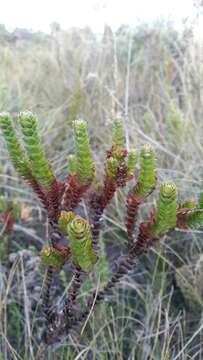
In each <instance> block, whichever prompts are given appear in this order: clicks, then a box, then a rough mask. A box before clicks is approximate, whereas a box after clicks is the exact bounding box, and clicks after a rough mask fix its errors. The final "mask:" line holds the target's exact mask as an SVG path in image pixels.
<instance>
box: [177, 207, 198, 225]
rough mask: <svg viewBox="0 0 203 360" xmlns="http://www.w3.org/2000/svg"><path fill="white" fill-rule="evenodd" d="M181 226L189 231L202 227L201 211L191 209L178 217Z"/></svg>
mask: <svg viewBox="0 0 203 360" xmlns="http://www.w3.org/2000/svg"><path fill="white" fill-rule="evenodd" d="M180 221H181V224H182V225H183V226H184V227H186V228H189V229H196V228H198V227H200V226H201V225H203V209H191V210H189V211H187V210H186V211H185V213H184V214H183V215H182V216H180Z"/></svg>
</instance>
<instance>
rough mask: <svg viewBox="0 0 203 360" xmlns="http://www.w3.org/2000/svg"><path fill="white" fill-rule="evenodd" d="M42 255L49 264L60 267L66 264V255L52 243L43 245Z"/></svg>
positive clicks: (43, 259)
mask: <svg viewBox="0 0 203 360" xmlns="http://www.w3.org/2000/svg"><path fill="white" fill-rule="evenodd" d="M40 257H41V259H42V261H43V262H44V263H45V264H47V265H49V266H53V267H56V268H60V267H61V266H62V265H63V264H64V257H63V256H62V255H61V254H60V253H59V251H57V250H56V249H54V248H53V247H52V246H50V245H44V246H43V248H42V250H41V251H40Z"/></svg>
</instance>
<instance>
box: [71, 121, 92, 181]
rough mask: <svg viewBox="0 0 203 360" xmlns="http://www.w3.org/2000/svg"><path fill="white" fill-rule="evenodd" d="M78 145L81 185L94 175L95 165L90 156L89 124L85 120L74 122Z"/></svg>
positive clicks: (78, 173) (78, 169)
mask: <svg viewBox="0 0 203 360" xmlns="http://www.w3.org/2000/svg"><path fill="white" fill-rule="evenodd" d="M73 128H74V138H75V146H76V159H77V176H78V181H79V183H80V184H81V185H87V184H88V182H89V181H90V180H92V178H93V175H94V165H93V161H92V158H91V156H90V147H89V137H88V132H87V124H86V122H85V121H83V120H75V121H74V122H73Z"/></svg>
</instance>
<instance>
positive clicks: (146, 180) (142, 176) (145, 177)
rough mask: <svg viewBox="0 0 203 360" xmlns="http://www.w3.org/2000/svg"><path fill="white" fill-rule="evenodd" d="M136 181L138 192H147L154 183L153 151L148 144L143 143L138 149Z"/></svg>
mask: <svg viewBox="0 0 203 360" xmlns="http://www.w3.org/2000/svg"><path fill="white" fill-rule="evenodd" d="M137 181H138V188H137V189H136V191H138V192H139V193H140V194H147V193H149V192H150V191H151V190H152V189H153V188H154V186H155V184H156V161H155V152H154V149H153V147H152V146H151V145H149V144H146V145H144V146H143V147H142V148H141V151H140V170H139V173H138V179H137Z"/></svg>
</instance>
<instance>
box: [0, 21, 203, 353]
mask: <svg viewBox="0 0 203 360" xmlns="http://www.w3.org/2000/svg"><path fill="white" fill-rule="evenodd" d="M201 57H202V50H201V46H200V44H199V43H198V42H197V41H196V40H195V38H194V35H193V29H192V28H190V27H187V26H185V27H184V30H183V31H182V32H181V33H178V32H176V31H175V30H174V28H173V27H172V26H171V25H170V24H163V23H160V24H154V25H153V26H150V27H149V26H147V25H142V26H140V27H138V28H137V29H136V30H134V31H132V30H130V29H129V28H128V27H124V26H123V27H121V28H120V29H118V30H117V31H116V32H115V33H113V32H112V30H111V29H110V28H109V27H106V28H105V30H104V33H103V35H102V36H97V35H95V34H94V33H92V31H91V30H90V29H89V28H86V29H83V30H81V29H77V28H73V29H70V30H69V31H63V30H61V29H60V26H59V25H58V24H52V32H51V35H46V34H43V33H31V32H29V31H27V30H22V29H17V30H15V31H14V32H13V33H9V32H8V31H7V30H6V29H5V28H4V26H3V25H1V26H0V111H4V110H6V111H9V112H11V114H12V115H13V116H14V117H16V116H17V113H18V112H19V111H21V110H24V109H29V110H31V111H33V112H36V113H37V115H38V116H39V119H40V130H41V134H42V135H43V140H44V144H45V147H46V150H47V156H48V158H49V159H50V161H51V163H52V165H53V168H54V169H55V172H56V174H57V175H59V176H61V177H64V176H65V175H66V173H67V158H66V157H67V153H71V152H72V147H73V143H72V140H71V139H72V136H70V135H71V131H72V130H71V122H72V120H73V119H75V118H80V117H82V118H84V119H86V120H87V121H88V125H89V129H90V135H91V148H92V153H93V155H94V159H95V162H96V165H97V169H98V172H99V173H100V169H101V168H102V167H101V163H102V162H103V158H104V153H105V150H106V149H107V148H108V146H109V144H110V143H111V118H112V116H113V115H115V113H117V112H119V113H121V114H122V115H123V116H124V118H125V130H126V142H127V146H128V145H129V144H130V145H131V147H138V146H140V145H141V144H144V143H146V142H147V143H150V144H152V145H153V146H154V147H155V149H156V152H157V157H158V159H157V163H158V174H159V180H166V179H170V180H173V181H175V183H176V184H177V186H178V189H179V198H180V199H182V198H187V197H188V194H190V196H191V195H192V196H193V198H194V199H197V197H198V194H199V192H200V186H201V179H202V178H203V162H202V159H203V142H202V134H203V121H202V118H203V106H202V105H203V98H202V94H201V86H202V85H201V84H202V81H203V62H202V61H201ZM100 176H102V174H100ZM0 191H1V196H2V201H1V204H0V206H1V214H3V213H4V210H5V205H4V204H5V202H6V203H7V204H9V206H10V207H11V206H12V207H13V208H15V214H14V218H15V222H14V226H13V228H12V234H9V235H8V234H5V232H4V227H3V222H2V225H1V228H0V236H1V249H0V252H1V255H0V256H1V264H0V320H1V321H0V334H1V338H0V359H2V360H3V359H5V360H10V359H23V360H27V359H32V360H33V359H34V353H35V348H36V344H37V342H38V340H39V339H40V336H41V330H40V329H41V328H42V327H40V324H41V323H42V319H41V315H40V314H41V313H40V303H39V296H40V292H41V284H42V281H43V270H44V269H43V266H42V264H41V262H40V260H39V258H38V253H39V250H40V249H41V247H42V244H43V242H44V239H46V236H47V222H46V217H45V214H44V213H43V211H42V210H41V209H40V207H39V204H38V202H37V200H36V198H35V197H34V196H33V194H32V193H31V192H30V191H29V189H28V188H27V187H26V186H25V184H24V183H23V181H22V180H21V179H19V178H18V177H17V174H16V173H15V172H14V170H13V168H12V166H11V163H10V161H9V160H8V155H7V151H6V149H5V146H4V144H3V142H2V141H1V143H0ZM150 205H152V204H150V202H149V203H148V204H147V207H148V206H150ZM16 214H17V215H16ZM145 214H146V208H145V207H143V208H142V213H141V214H140V217H144V216H145ZM105 221H106V226H105V228H104V231H103V239H104V241H103V240H101V242H102V246H103V247H104V246H105V248H106V250H107V258H108V259H115V258H116V257H117V256H118V254H119V253H120V252H122V249H123V248H124V245H125V240H126V237H125V226H124V195H123V194H122V193H121V192H119V193H118V194H117V195H116V197H115V199H114V201H113V203H112V205H111V206H110V207H109V208H108V212H107V213H106V216H105ZM8 236H11V237H12V244H11V250H10V251H9V253H10V255H9V254H7V253H6V251H5V247H6V245H5V244H6V243H7V237H8ZM4 245H5V246H4ZM202 251H203V243H202V231H201V230H198V231H193V232H186V231H181V232H180V231H179V232H176V233H175V234H173V236H168V237H167V238H166V239H164V241H163V242H162V243H161V244H160V245H159V246H157V247H156V248H153V249H152V250H151V251H150V253H148V254H147V255H144V256H142V258H141V259H140V261H139V263H138V264H137V267H136V268H135V271H134V273H133V274H132V276H128V277H126V278H125V279H124V280H123V281H122V283H121V285H120V287H119V288H118V289H117V291H115V293H114V296H113V297H112V298H111V300H110V301H108V302H106V303H105V304H104V305H102V306H100V307H99V309H97V310H96V311H95V313H94V315H93V316H92V317H91V318H90V319H89V321H88V324H87V326H86V328H85V329H84V331H83V335H82V336H80V335H79V334H78V333H74V334H72V335H71V336H70V337H69V338H68V339H67V341H66V342H65V343H63V344H60V345H58V346H57V347H56V348H55V349H52V350H50V353H49V354H48V357H47V359H51V360H55V359H60V360H62V359H63V360H65V359H95V360H96V359H105V360H106V359H128V360H131V359H136V360H148V359H149V360H154V359H157V360H160V359H163V360H166V359H171V360H172V359H173V360H175V359H184V360H185V359H202V358H203V338H202V337H203V333H202V330H203V325H202V308H203V307H202V302H203V280H202V279H203V265H202V263H203V260H202V255H201V254H202ZM108 270H109V269H108V263H107V259H106V258H105V257H104V254H103V258H102V259H101V261H100V263H99V264H98V265H97V272H96V276H95V277H94V278H92V282H91V281H89V282H88V283H86V284H85V286H84V294H85V293H86V292H87V291H88V289H89V288H92V287H94V288H97V286H98V284H100V283H101V282H103V281H105V279H106V278H108V274H109V273H108ZM68 284H69V283H68V269H67V272H66V271H63V272H62V273H61V282H60V284H56V286H55V296H56V298H57V297H58V300H59V301H60V300H61V299H60V298H59V293H60V291H61V289H64V291H65V289H66V288H67V286H68ZM40 322H41V323H40Z"/></svg>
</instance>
